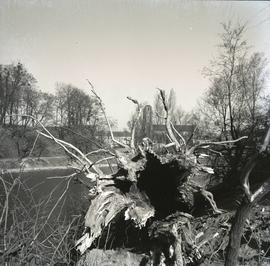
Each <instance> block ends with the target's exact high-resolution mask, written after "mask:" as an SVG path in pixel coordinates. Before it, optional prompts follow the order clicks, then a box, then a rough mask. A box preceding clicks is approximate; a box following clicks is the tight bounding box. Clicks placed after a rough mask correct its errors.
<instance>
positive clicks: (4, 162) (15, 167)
mask: <svg viewBox="0 0 270 266" xmlns="http://www.w3.org/2000/svg"><path fill="white" fill-rule="evenodd" d="M72 166H75V164H74V163H73V162H71V160H70V159H69V158H68V157H64V156H55V157H27V158H23V159H18V158H17V159H16V158H7V159H1V160H0V169H2V171H7V172H12V173H16V172H21V171H24V172H28V171H40V170H53V169H69V168H72Z"/></svg>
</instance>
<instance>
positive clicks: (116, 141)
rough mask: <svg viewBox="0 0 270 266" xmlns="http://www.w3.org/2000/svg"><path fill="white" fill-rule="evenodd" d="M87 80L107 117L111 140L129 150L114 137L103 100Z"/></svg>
mask: <svg viewBox="0 0 270 266" xmlns="http://www.w3.org/2000/svg"><path fill="white" fill-rule="evenodd" d="M86 80H87V82H88V84H89V85H90V87H91V92H92V93H93V94H94V95H95V97H96V98H97V100H98V103H99V105H100V108H101V110H102V113H103V115H104V117H105V120H106V123H107V125H108V128H109V131H110V135H111V138H112V141H113V142H114V143H116V144H118V145H119V146H121V147H123V148H127V149H129V147H128V146H127V145H125V144H124V143H122V142H120V141H118V140H116V139H115V138H114V135H113V132H112V127H111V124H110V121H109V119H108V117H107V114H106V111H105V107H104V105H103V102H102V99H101V98H100V96H99V95H98V94H97V93H96V90H95V88H94V86H93V84H92V83H91V82H90V81H89V80H88V79H86Z"/></svg>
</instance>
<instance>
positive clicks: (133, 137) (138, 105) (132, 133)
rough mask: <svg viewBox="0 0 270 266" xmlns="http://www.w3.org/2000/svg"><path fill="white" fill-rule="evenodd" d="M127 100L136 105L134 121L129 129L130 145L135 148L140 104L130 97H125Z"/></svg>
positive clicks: (140, 109)
mask: <svg viewBox="0 0 270 266" xmlns="http://www.w3.org/2000/svg"><path fill="white" fill-rule="evenodd" d="M127 99H128V100H130V101H132V102H133V103H134V104H136V105H137V111H136V117H135V121H134V123H133V126H132V130H131V139H130V147H131V149H133V150H135V133H136V127H137V124H138V121H139V118H140V115H141V112H142V109H143V108H142V106H141V105H140V104H139V102H138V101H137V100H135V99H133V98H131V97H127Z"/></svg>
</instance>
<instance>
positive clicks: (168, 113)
mask: <svg viewBox="0 0 270 266" xmlns="http://www.w3.org/2000/svg"><path fill="white" fill-rule="evenodd" d="M158 90H159V93H160V97H161V99H162V103H163V107H164V110H165V114H166V115H165V125H166V131H167V133H168V135H169V137H170V139H171V140H172V142H174V143H175V146H176V150H177V151H180V150H181V145H180V143H179V142H178V140H177V139H176V137H175V135H174V133H173V130H172V126H171V110H170V109H169V107H168V105H167V103H166V96H165V91H164V90H161V89H159V88H158Z"/></svg>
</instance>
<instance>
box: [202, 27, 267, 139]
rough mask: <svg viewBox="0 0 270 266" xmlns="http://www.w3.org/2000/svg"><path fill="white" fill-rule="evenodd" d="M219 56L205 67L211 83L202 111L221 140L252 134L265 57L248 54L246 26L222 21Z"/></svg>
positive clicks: (258, 114)
mask: <svg viewBox="0 0 270 266" xmlns="http://www.w3.org/2000/svg"><path fill="white" fill-rule="evenodd" d="M223 30H224V32H223V34H222V35H221V44H220V45H219V48H220V50H219V56H218V57H217V58H216V59H215V60H213V62H212V63H211V66H210V67H209V68H207V69H205V74H206V75H207V77H209V79H210V82H211V85H210V88H209V90H208V91H207V92H206V95H205V97H204V100H203V104H202V106H203V108H202V111H203V112H204V114H205V115H206V116H207V119H208V121H209V123H212V126H213V128H214V129H216V130H217V131H219V134H220V136H221V137H222V138H224V139H237V138H238V137H240V136H241V135H242V134H243V133H245V134H246V133H247V132H248V134H251V133H252V132H253V131H254V128H256V126H258V122H259V121H260V116H261V112H260V111H261V109H262V108H261V103H262V101H261V96H262V92H263V89H264V86H265V66H266V59H265V57H264V56H263V54H259V53H254V54H252V55H251V56H249V55H248V46H247V42H246V41H245V40H244V32H245V26H241V25H239V26H237V27H232V25H231V23H228V24H223Z"/></svg>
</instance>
